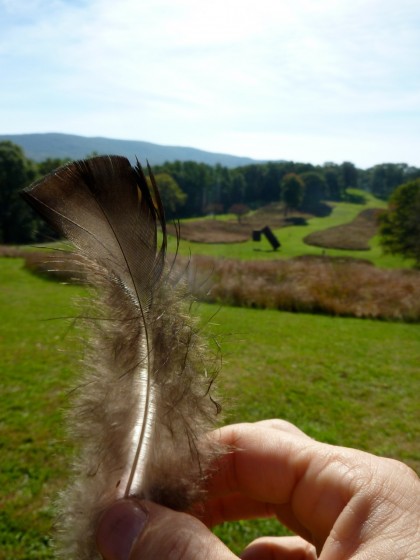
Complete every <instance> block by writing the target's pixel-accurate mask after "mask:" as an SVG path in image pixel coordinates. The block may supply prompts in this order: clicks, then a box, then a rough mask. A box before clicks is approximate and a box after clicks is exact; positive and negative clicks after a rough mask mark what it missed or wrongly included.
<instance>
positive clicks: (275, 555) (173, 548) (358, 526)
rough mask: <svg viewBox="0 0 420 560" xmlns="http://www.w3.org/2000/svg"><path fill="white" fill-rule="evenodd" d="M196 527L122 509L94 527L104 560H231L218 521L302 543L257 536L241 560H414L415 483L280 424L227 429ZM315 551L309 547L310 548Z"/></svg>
mask: <svg viewBox="0 0 420 560" xmlns="http://www.w3.org/2000/svg"><path fill="white" fill-rule="evenodd" d="M218 437H219V438H220V441H221V443H223V444H225V445H228V446H231V447H232V448H233V451H232V452H230V453H227V454H226V455H224V456H223V457H221V458H220V459H219V460H218V465H217V469H216V470H215V473H214V475H213V477H212V479H211V480H210V482H209V488H208V497H207V501H206V502H205V504H204V506H203V508H202V510H200V511H202V513H201V521H199V520H198V519H197V518H196V517H193V516H191V515H187V514H185V513H179V512H174V511H172V510H169V509H167V508H164V507H162V506H159V505H157V504H153V503H150V502H137V501H135V500H122V501H119V502H116V503H115V504H114V505H113V506H111V507H110V508H109V509H108V510H107V511H106V512H105V514H104V515H103V517H102V518H101V521H100V523H99V526H98V530H97V545H98V549H99V551H100V552H101V553H102V555H103V557H104V559H105V560H128V559H130V560H141V559H143V558H144V559H146V558H147V559H152V560H154V559H159V560H160V559H167V558H171V559H173V560H193V559H194V560H196V559H199V558H203V559H206V560H234V559H235V558H236V559H237V557H236V556H235V555H234V554H233V553H232V552H231V551H229V550H228V549H227V548H226V547H225V546H224V545H223V544H222V543H221V541H220V540H219V539H218V538H217V537H216V536H215V535H213V534H212V533H211V531H209V529H208V527H212V526H214V525H216V524H218V523H221V522H224V521H233V520H238V519H252V518H261V517H277V519H278V520H279V521H280V522H282V523H283V524H284V525H286V526H288V527H289V528H290V529H292V530H293V531H294V532H295V533H297V534H298V535H300V537H301V538H299V537H264V538H262V539H257V540H256V541H254V542H253V543H251V544H250V545H249V546H248V547H247V548H246V549H245V551H244V552H243V553H242V555H241V558H243V559H246V560H256V559H257V558H258V560H265V559H271V560H276V559H280V558H282V559H288V560H298V559H301V560H312V559H314V558H316V557H317V556H316V553H315V548H316V550H317V551H318V554H319V558H320V560H339V559H340V560H344V559H354V560H356V559H357V560H364V559H370V558H380V559H381V560H391V559H392V560H403V559H404V560H409V559H413V560H414V559H415V558H419V557H420V543H419V529H420V527H419V519H420V513H419V512H420V481H419V479H418V477H417V476H416V475H415V473H414V472H413V471H411V470H410V469H409V468H408V467H407V466H406V465H404V464H403V463H399V462H398V461H393V460H391V459H384V458H380V457H376V456H374V455H370V454H369V453H364V452H362V451H357V450H353V449H346V448H342V447H336V446H332V445H327V444H323V443H319V442H317V441H314V440H312V439H311V438H309V437H308V436H307V435H305V434H304V433H303V432H301V431H300V430H298V428H296V427H295V426H293V425H291V424H288V423H287V422H283V421H281V420H267V421H263V422H257V423H255V424H237V425H233V426H226V427H225V428H222V429H221V430H220V431H219V432H218ZM309 543H312V544H313V545H314V547H315V548H314V547H313V546H312V544H309Z"/></svg>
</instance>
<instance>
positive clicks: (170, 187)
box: [155, 173, 187, 218]
mask: <svg viewBox="0 0 420 560" xmlns="http://www.w3.org/2000/svg"><path fill="white" fill-rule="evenodd" d="M155 180H156V184H157V186H158V187H159V193H160V196H161V199H162V203H163V207H164V209H165V214H166V216H167V217H168V218H173V217H175V215H176V213H177V211H178V210H179V209H180V208H181V207H182V206H183V205H184V204H185V201H186V200H187V195H186V194H185V193H184V192H183V191H182V190H181V188H180V186H179V185H178V183H177V182H176V181H175V179H174V178H173V177H171V176H170V175H169V173H158V174H157V175H155Z"/></svg>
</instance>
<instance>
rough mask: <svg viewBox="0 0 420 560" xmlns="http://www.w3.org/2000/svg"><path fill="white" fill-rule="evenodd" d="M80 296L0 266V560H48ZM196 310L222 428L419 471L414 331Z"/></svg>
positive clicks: (268, 527) (256, 528) (14, 262)
mask: <svg viewBox="0 0 420 560" xmlns="http://www.w3.org/2000/svg"><path fill="white" fill-rule="evenodd" d="M328 227H329V226H328ZM305 231H306V230H305ZM83 293H84V291H83V289H82V288H80V287H75V286H61V285H59V284H57V283H54V282H52V281H48V280H43V279H40V278H37V277H35V276H32V275H31V274H29V273H28V272H26V271H25V270H23V269H22V261H21V260H19V259H0V313H1V319H2V320H1V322H0V371H1V373H2V377H1V382H0V383H1V390H0V456H1V470H0V488H1V490H0V504H1V507H0V560H12V559H13V560H23V559H41V560H43V559H47V558H52V557H53V554H52V549H51V546H50V541H49V534H50V528H51V522H52V518H53V508H52V505H51V497H53V496H54V494H55V493H56V492H57V491H58V490H59V489H60V488H61V487H62V486H63V485H64V484H65V480H66V469H67V464H68V460H69V456H70V453H71V449H70V448H69V446H68V445H67V444H66V443H65V441H64V430H63V409H64V408H65V406H66V401H67V397H66V395H67V392H68V390H69V388H71V387H72V386H73V385H74V383H75V377H76V376H77V375H76V374H77V371H78V369H79V362H78V360H79V356H80V347H79V344H78V342H77V339H76V337H75V336H74V335H75V332H74V329H73V326H72V325H73V322H72V317H74V315H75V307H74V304H73V300H74V298H77V297H80V296H82V295H83ZM196 309H197V312H198V313H199V314H200V316H201V317H202V319H203V323H204V324H206V325H207V326H206V329H207V330H208V331H210V332H212V333H214V334H216V335H217V337H218V340H219V342H220V344H221V346H222V351H223V367H222V371H221V374H220V377H219V380H218V381H219V386H220V393H221V395H222V397H223V400H224V406H225V416H226V418H225V421H226V422H241V421H255V420H259V419H263V418H268V417H282V418H286V419H288V420H290V421H292V422H294V423H296V424H297V425H298V426H299V427H300V428H302V429H303V430H305V431H307V432H308V433H309V434H310V435H311V436H313V437H316V438H318V439H321V440H323V441H327V442H331V443H339V444H341V445H346V446H353V447H358V448H362V449H366V450H369V451H372V452H375V453H378V454H383V455H387V456H391V457H395V458H399V459H402V460H404V461H406V462H407V463H408V464H410V465H411V466H412V467H414V468H415V469H417V471H418V472H420V453H419V449H418V439H419V424H420V418H419V407H418V395H419V394H420V376H419V365H418V364H419V363H420V325H415V324H403V323H386V322H379V321H366V320H358V319H340V318H333V317H326V316H314V315H304V314H299V315H298V314H290V313H281V312H278V311H267V310H264V311H259V310H252V309H241V308H239V309H238V308H228V307H222V308H220V309H219V311H218V313H216V315H215V316H214V314H215V312H216V311H217V307H216V306H212V305H206V304H201V305H199V306H197V308H196ZM217 531H218V534H220V535H221V536H222V538H223V539H224V540H226V542H228V544H229V545H230V546H231V547H232V548H233V549H234V550H236V551H239V550H240V549H241V547H242V546H243V545H244V544H246V542H248V541H249V540H251V539H252V538H255V537H256V536H258V535H259V534H262V533H271V534H273V533H275V532H279V528H278V527H277V525H276V524H275V523H274V522H273V521H259V522H254V523H250V522H246V523H233V524H229V525H227V526H223V527H221V528H219V529H217Z"/></svg>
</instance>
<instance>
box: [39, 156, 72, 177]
mask: <svg viewBox="0 0 420 560" xmlns="http://www.w3.org/2000/svg"><path fill="white" fill-rule="evenodd" d="M69 161H70V159H68V158H67V159H60V158H47V159H44V160H43V161H40V162H39V163H38V164H37V167H38V173H39V175H41V176H44V175H47V174H48V173H51V171H54V169H57V167H61V166H62V165H65V164H66V163H69Z"/></svg>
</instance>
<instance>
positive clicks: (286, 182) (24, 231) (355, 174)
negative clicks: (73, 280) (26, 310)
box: [0, 141, 420, 262]
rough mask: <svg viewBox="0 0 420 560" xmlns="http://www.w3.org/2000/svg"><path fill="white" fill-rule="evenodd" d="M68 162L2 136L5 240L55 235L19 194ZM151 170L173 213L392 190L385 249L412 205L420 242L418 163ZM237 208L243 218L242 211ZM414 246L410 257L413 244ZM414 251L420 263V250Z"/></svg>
mask: <svg viewBox="0 0 420 560" xmlns="http://www.w3.org/2000/svg"><path fill="white" fill-rule="evenodd" d="M66 161H67V160H60V159H52V158H48V159H46V160H44V161H42V162H40V163H36V162H33V161H31V160H29V159H28V158H26V156H25V154H24V153H23V151H22V149H21V148H20V147H19V146H17V145H15V144H13V143H11V142H8V141H5V142H0V243H30V242H34V241H40V240H45V238H46V236H47V235H52V232H48V234H47V230H46V226H45V225H44V224H43V222H42V221H41V220H40V219H38V218H37V217H36V216H35V215H34V214H33V212H32V210H31V209H30V208H29V207H27V205H26V204H25V203H24V202H23V201H22V200H21V198H20V196H19V191H20V190H21V189H23V188H24V187H26V186H27V185H29V184H30V183H31V182H33V181H34V180H36V179H37V178H39V177H42V176H43V175H45V174H47V173H49V172H51V171H52V170H53V169H55V168H56V167H59V166H60V165H63V164H64V163H66ZM153 172H154V175H155V178H156V181H157V183H158V185H159V189H160V192H161V196H162V199H163V203H164V206H165V209H166V212H167V217H168V219H171V218H174V217H179V218H185V217H193V216H202V215H205V214H210V213H211V214H218V213H223V212H227V211H233V209H242V210H243V209H244V208H246V209H248V208H258V207H260V206H262V205H265V204H268V203H270V202H275V201H278V200H279V199H280V200H282V201H283V203H284V211H285V213H288V212H289V211H290V210H296V209H300V210H303V211H307V212H312V213H318V214H319V213H321V212H322V209H323V208H324V209H325V205H324V204H323V201H325V200H335V201H340V200H343V199H346V198H347V197H348V189H349V188H351V187H358V188H361V189H364V190H367V191H369V192H372V193H373V194H375V195H376V196H378V197H380V198H383V199H388V198H389V197H390V196H391V195H392V196H391V200H390V204H391V206H390V210H389V212H388V214H387V216H388V218H384V221H383V225H382V232H383V239H384V247H385V248H386V249H387V250H389V251H398V252H401V251H402V245H401V243H400V244H398V243H396V242H394V241H392V235H393V234H392V231H395V230H396V229H398V230H399V231H400V232H401V231H403V229H404V228H402V226H401V224H402V222H403V221H404V220H402V218H401V216H400V214H401V212H402V213H406V212H407V211H409V210H410V212H411V214H413V216H414V217H413V218H412V219H411V218H410V220H411V221H410V220H408V221H406V225H407V224H411V225H410V226H409V227H408V229H407V228H406V229H404V234H403V235H405V236H409V237H410V238H411V239H414V238H416V236H417V244H418V243H419V227H420V226H419V224H420V199H419V198H416V199H415V200H416V201H417V202H415V203H414V202H413V203H412V204H410V203H409V202H407V200H411V199H413V197H414V195H415V192H417V191H416V189H420V187H419V185H420V169H418V168H415V167H410V166H408V165H406V164H381V165H376V166H374V167H372V168H370V169H367V170H360V169H357V168H356V167H355V165H354V164H352V163H351V162H344V163H342V164H335V163H325V164H324V165H322V166H315V165H311V164H308V163H297V162H292V161H280V162H267V163H262V164H252V165H246V166H242V167H237V168H234V169H230V168H227V167H223V166H221V165H216V166H214V167H212V166H209V165H206V164H203V163H196V162H192V161H187V162H181V161H175V162H167V163H165V164H163V165H156V166H154V169H153ZM405 183H409V184H410V185H411V186H410V188H408V187H407V193H408V194H407V195H406V194H404V193H406V191H405V190H404V189H402V188H400V189H397V190H395V189H396V188H397V187H399V186H400V185H402V184H405ZM413 185H415V186H413ZM416 185H417V186H416ZM394 191H395V194H394V195H393V194H392V193H393V192H394ZM406 196H407V199H406V198H405V197H406ZM413 200H414V199H413ZM402 208H404V210H402ZM397 209H398V210H397ZM235 213H236V210H235ZM237 214H238V219H239V218H240V215H239V214H240V212H239V210H238V212H237ZM397 224H398V225H397ZM410 242H411V243H414V241H410ZM409 253H410V255H409V256H412V255H413V250H412V249H410V251H409ZM414 258H416V259H419V262H420V256H418V257H417V256H415V257H414Z"/></svg>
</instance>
